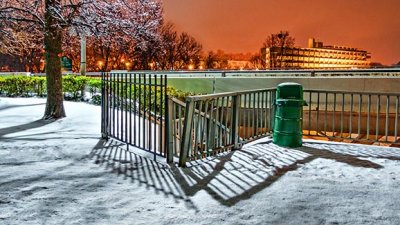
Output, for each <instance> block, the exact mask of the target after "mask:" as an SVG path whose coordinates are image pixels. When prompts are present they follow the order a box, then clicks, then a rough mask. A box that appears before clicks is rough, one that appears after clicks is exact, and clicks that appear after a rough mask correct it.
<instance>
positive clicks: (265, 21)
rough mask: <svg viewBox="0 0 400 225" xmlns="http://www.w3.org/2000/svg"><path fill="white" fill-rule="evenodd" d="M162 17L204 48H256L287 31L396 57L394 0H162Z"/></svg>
mask: <svg viewBox="0 0 400 225" xmlns="http://www.w3.org/2000/svg"><path fill="white" fill-rule="evenodd" d="M163 3H164V12H165V15H166V19H167V21H171V22H173V23H175V25H176V27H177V29H178V30H180V31H186V32H188V33H190V34H191V35H192V36H194V37H195V38H196V39H197V40H198V41H199V42H201V43H202V44H203V47H204V49H205V50H216V49H222V50H224V51H226V52H232V53H237V52H243V53H246V52H257V51H259V48H260V47H261V44H262V42H263V41H264V39H265V37H266V36H268V35H269V34H271V33H277V32H279V31H280V30H288V31H289V32H290V33H291V35H292V36H293V37H295V38H296V46H300V47H306V46H307V39H308V37H316V38H317V39H319V40H320V41H322V42H324V44H327V45H341V46H349V47H357V48H360V49H364V50H367V51H369V52H371V55H372V61H374V62H381V63H384V64H388V65H390V64H393V63H397V62H399V61H400V0H164V1H163Z"/></svg>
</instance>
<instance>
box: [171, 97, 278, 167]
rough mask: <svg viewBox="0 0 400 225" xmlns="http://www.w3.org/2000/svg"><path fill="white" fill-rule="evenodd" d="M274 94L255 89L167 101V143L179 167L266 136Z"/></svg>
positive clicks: (270, 119)
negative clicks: (169, 128) (189, 161)
mask: <svg viewBox="0 0 400 225" xmlns="http://www.w3.org/2000/svg"><path fill="white" fill-rule="evenodd" d="M274 95H275V89H259V90H251V91H241V92H230V93H221V94H212V95H202V96H190V97H187V98H186V102H185V103H182V102H178V101H176V100H174V99H172V100H170V106H171V110H172V111H171V115H172V121H171V122H170V124H171V127H172V130H171V132H170V134H172V137H170V140H173V143H171V146H172V148H174V150H173V151H174V152H175V155H178V156H179V165H180V166H184V165H185V163H186V161H187V160H196V159H201V158H204V157H207V156H211V155H215V154H218V153H220V152H224V151H227V150H231V149H235V148H239V147H240V145H242V144H244V143H246V142H249V141H251V140H255V139H257V138H260V137H265V136H266V135H268V134H269V133H270V131H271V128H272V123H273V122H272V118H273V117H272V114H273V109H272V107H273V99H274V98H275V97H274ZM179 137H180V140H179V141H180V143H178V138H179Z"/></svg>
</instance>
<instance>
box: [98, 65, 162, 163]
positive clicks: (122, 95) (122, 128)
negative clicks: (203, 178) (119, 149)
mask: <svg viewBox="0 0 400 225" xmlns="http://www.w3.org/2000/svg"><path fill="white" fill-rule="evenodd" d="M167 99H168V98H167V77H166V76H165V75H156V74H146V73H103V74H102V114H101V115H102V124H101V131H102V136H103V138H108V137H112V138H115V139H117V140H119V141H122V142H124V143H126V144H127V145H128V146H129V145H132V146H135V147H138V148H140V149H143V150H146V151H148V152H151V153H153V154H154V157H156V155H159V156H163V157H166V154H167V151H166V146H167V135H166V132H167V127H168V124H167V123H168V120H167V119H166V118H168V102H167Z"/></svg>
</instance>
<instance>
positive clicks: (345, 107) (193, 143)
mask: <svg viewBox="0 0 400 225" xmlns="http://www.w3.org/2000/svg"><path fill="white" fill-rule="evenodd" d="M275 95H276V89H259V90H251V91H241V92H229V93H219V94H211V95H200V96H190V97H187V99H186V102H185V103H183V102H180V101H177V100H175V99H173V100H171V103H170V105H171V106H172V107H171V110H172V111H171V114H172V115H173V121H171V122H170V123H171V124H174V125H173V126H172V127H173V128H172V130H171V134H173V135H174V138H171V140H173V145H171V149H172V150H171V151H173V152H174V155H175V156H177V157H179V165H180V166H184V165H185V163H186V161H188V160H196V159H200V158H204V157H207V156H210V155H214V154H217V153H220V152H223V151H227V150H231V149H235V148H239V147H240V146H241V145H242V144H244V143H246V142H249V141H252V140H255V139H257V138H260V137H265V136H267V135H270V134H272V132H273V126H274V111H275V108H274V101H275ZM304 99H305V101H306V102H307V103H308V105H307V106H304V107H303V135H304V136H306V137H319V138H326V139H329V140H337V141H350V142H355V143H364V144H373V143H390V144H400V139H399V130H400V129H399V120H400V117H399V116H400V115H399V114H400V113H399V111H400V110H399V104H400V93H366V92H349V91H327V90H305V91H304Z"/></svg>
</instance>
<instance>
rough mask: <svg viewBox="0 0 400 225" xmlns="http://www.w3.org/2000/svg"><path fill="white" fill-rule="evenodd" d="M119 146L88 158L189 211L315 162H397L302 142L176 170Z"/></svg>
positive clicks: (235, 197)
mask: <svg viewBox="0 0 400 225" xmlns="http://www.w3.org/2000/svg"><path fill="white" fill-rule="evenodd" d="M123 146H125V144H121V143H120V142H116V141H113V140H110V141H108V142H99V144H98V146H96V147H95V148H94V149H93V151H92V152H91V154H90V158H91V159H93V160H94V162H95V163H96V164H99V165H100V166H103V167H105V168H107V169H109V170H110V171H111V172H113V173H115V174H117V175H118V176H122V177H123V178H124V179H130V180H131V182H132V183H135V182H137V183H139V185H144V186H145V187H147V188H151V189H154V191H155V192H156V194H164V195H166V196H172V197H174V198H175V199H176V200H177V201H179V200H183V201H185V202H186V204H187V207H189V208H192V209H196V206H195V205H194V204H193V203H192V202H191V201H190V196H194V195H195V194H196V193H198V192H199V191H202V190H203V191H206V192H207V193H208V194H209V195H210V196H211V197H212V198H214V199H215V200H217V201H218V202H220V203H221V204H222V205H225V206H233V205H235V204H237V203H238V202H240V201H242V200H245V199H249V198H250V197H251V196H253V195H254V194H256V193H258V192H260V191H261V190H263V189H265V188H267V187H269V186H270V185H271V184H273V183H274V182H276V181H277V180H278V179H279V178H281V177H282V176H284V175H285V174H286V173H287V172H289V171H294V170H296V169H297V168H299V167H300V166H301V165H303V164H306V163H308V162H311V161H313V160H314V159H318V158H324V159H330V160H335V161H337V162H341V163H346V164H348V165H350V166H353V167H362V168H372V169H380V168H382V166H381V165H379V164H377V163H374V162H372V161H369V160H367V157H373V158H386V159H391V160H393V159H394V160H400V151H393V152H392V153H390V151H389V150H388V152H385V150H384V151H383V152H381V153H379V152H377V151H371V150H368V148H366V147H363V146H350V147H349V145H346V147H347V148H345V146H343V145H340V144H332V145H329V144H328V145H325V144H319V143H305V144H304V146H303V147H300V148H296V149H286V148H282V147H279V146H277V145H275V144H273V143H270V142H262V143H257V144H254V145H251V146H249V147H246V146H245V147H243V149H242V150H238V151H232V152H229V153H224V154H222V155H219V156H217V157H210V158H208V159H205V160H201V161H197V162H194V163H192V164H188V167H186V168H180V167H176V166H175V165H166V164H163V163H158V162H155V161H153V160H151V159H149V158H146V157H142V156H139V155H137V154H135V153H132V152H130V151H127V150H126V149H125V147H123ZM369 147H370V146H369ZM359 157H365V159H360V158H359Z"/></svg>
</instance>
